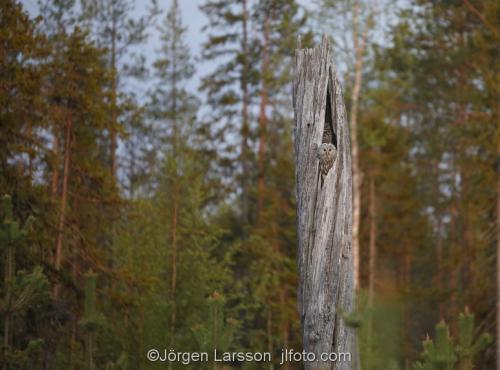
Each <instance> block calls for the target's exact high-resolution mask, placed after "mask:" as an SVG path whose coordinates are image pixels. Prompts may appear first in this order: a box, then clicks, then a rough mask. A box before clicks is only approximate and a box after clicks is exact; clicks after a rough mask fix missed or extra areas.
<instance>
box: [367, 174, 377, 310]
mask: <svg viewBox="0 0 500 370" xmlns="http://www.w3.org/2000/svg"><path fill="white" fill-rule="evenodd" d="M369 203H370V204H369V213H370V242H369V256H368V305H369V306H370V307H371V308H373V300H374V296H375V277H376V265H377V193H376V189H375V175H374V174H373V173H372V174H371V176H370V201H369Z"/></svg>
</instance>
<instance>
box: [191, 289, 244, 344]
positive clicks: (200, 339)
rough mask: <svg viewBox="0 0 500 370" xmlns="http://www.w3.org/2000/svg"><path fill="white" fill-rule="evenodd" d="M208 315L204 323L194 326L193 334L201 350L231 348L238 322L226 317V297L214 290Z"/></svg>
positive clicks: (208, 303)
mask: <svg viewBox="0 0 500 370" xmlns="http://www.w3.org/2000/svg"><path fill="white" fill-rule="evenodd" d="M207 306H208V315H207V316H206V319H205V322H204V323H203V324H200V325H197V326H195V327H194V328H193V335H194V337H195V338H196V341H197V343H198V346H199V347H198V348H199V349H200V351H205V352H209V353H213V351H214V350H218V351H220V352H224V351H227V350H229V349H230V346H231V343H232V341H233V337H234V332H235V330H236V328H237V322H236V321H235V320H234V319H227V320H226V318H225V314H224V310H225V299H224V297H223V296H221V295H220V294H219V293H217V292H214V293H213V294H212V295H211V296H210V297H209V298H208V300H207Z"/></svg>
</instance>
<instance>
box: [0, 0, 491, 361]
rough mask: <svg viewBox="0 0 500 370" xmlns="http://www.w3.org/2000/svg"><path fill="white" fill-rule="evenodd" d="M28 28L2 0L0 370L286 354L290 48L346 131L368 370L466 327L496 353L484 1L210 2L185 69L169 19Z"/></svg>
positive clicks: (77, 11)
mask: <svg viewBox="0 0 500 370" xmlns="http://www.w3.org/2000/svg"><path fill="white" fill-rule="evenodd" d="M39 9H40V16H38V17H33V16H30V15H29V14H28V13H27V12H26V10H24V9H23V5H22V4H20V3H18V2H16V1H13V0H0V63H1V65H0V86H1V88H0V194H1V195H2V196H3V200H2V208H1V212H0V221H1V225H0V226H1V229H0V248H1V249H0V258H1V260H2V263H1V265H0V273H1V275H2V277H3V279H2V282H1V283H0V288H1V291H0V293H1V297H0V311H1V324H2V335H1V339H2V351H1V358H0V362H1V363H2V366H3V369H4V370H5V369H153V368H166V366H167V365H166V364H165V363H162V364H159V363H152V362H149V361H148V360H147V358H146V352H147V351H148V349H150V348H158V349H163V348H167V349H169V348H175V349H176V350H179V351H200V349H203V348H212V347H217V348H222V349H227V350H238V351H253V352H257V351H269V352H272V353H274V354H275V363H274V364H269V363H266V364H262V363H253V362H246V363H239V364H238V363H233V364H227V365H226V367H225V368H226V369H229V368H244V369H264V368H266V369H277V368H279V366H278V363H279V358H280V357H279V354H280V352H281V348H295V349H296V350H300V348H301V338H300V321H299V318H298V316H297V309H296V304H297V302H296V286H297V271H296V263H295V251H296V235H295V233H296V230H295V198H294V197H295V178H294V176H295V170H294V161H293V146H292V143H293V137H292V128H293V109H292V106H291V102H292V96H291V81H292V77H293V68H292V67H293V60H294V50H295V47H296V40H297V36H298V35H299V34H300V35H301V37H302V45H303V46H304V45H305V46H312V45H314V44H315V43H317V41H318V40H319V38H320V37H321V34H322V33H326V34H327V35H329V36H330V37H331V40H332V42H333V44H334V55H335V63H336V65H338V67H339V74H340V78H341V80H342V83H343V90H344V95H345V100H346V104H347V110H348V115H349V122H350V125H351V131H352V132H351V142H352V146H353V176H354V240H353V246H354V247H355V250H359V276H358V286H359V299H358V307H359V312H356V313H351V314H352V315H354V316H356V317H357V318H358V319H356V320H353V321H356V323H355V324H356V326H359V329H358V333H359V338H360V343H361V361H362V368H363V369H365V370H375V369H381V370H382V369H384V370H385V369H410V368H412V366H413V365H412V364H414V362H415V361H417V360H419V359H422V357H421V355H422V351H423V347H422V340H424V339H425V337H426V335H427V334H429V335H430V336H431V337H434V336H435V329H434V328H435V324H436V323H438V322H439V321H441V320H444V322H445V323H446V324H447V325H448V326H449V330H450V335H451V336H452V337H453V338H460V335H461V334H463V333H462V330H463V325H462V324H463V320H460V317H462V318H463V316H459V314H460V313H461V312H464V310H466V307H467V308H468V309H469V310H470V311H471V312H473V313H474V315H475V326H474V328H475V329H474V330H473V333H472V334H473V337H474V338H477V337H479V334H480V333H490V334H491V335H492V336H495V332H496V325H497V324H498V323H497V320H496V314H497V311H496V310H497V308H496V307H497V304H496V302H497V299H498V298H497V294H496V291H497V281H499V280H498V278H497V268H496V261H497V259H496V253H497V249H498V250H499V251H500V231H499V226H500V216H499V214H500V212H499V211H500V180H499V174H498V169H499V166H500V164H499V157H500V121H499V120H500V118H499V117H500V116H499V113H500V110H499V106H500V104H499V88H500V85H499V76H500V73H499V68H498V67H499V63H498V54H499V45H500V40H499V33H500V30H499V25H500V3H499V2H498V1H496V0H463V1H458V0H454V1H451V0H448V1H444V0H440V1H423V0H408V1H405V2H391V1H364V0H341V1H333V0H322V1H318V2H316V3H314V4H311V7H310V8H309V9H308V10H307V11H306V10H305V9H303V8H301V7H300V6H299V5H298V4H297V2H296V1H295V0H238V1H230V0H207V1H205V2H204V4H203V5H202V6H201V10H202V12H203V13H204V14H205V15H206V17H207V20H208V22H207V25H206V27H205V29H204V31H203V33H204V35H205V36H206V37H205V42H204V44H203V46H202V53H201V55H199V56H196V55H191V53H190V50H189V47H188V45H187V44H186V41H185V33H186V27H188V26H189V22H188V20H183V19H182V17H181V13H180V10H179V5H178V4H177V1H173V2H168V3H166V2H161V3H160V4H156V3H154V2H152V3H151V4H150V7H149V8H148V11H147V12H137V10H136V8H135V6H134V1H132V0H107V1H98V0H85V1H83V0H82V1H81V2H77V1H75V0H47V1H45V0H42V1H41V2H40V4H39ZM153 33H157V34H159V35H160V37H161V50H158V51H156V52H155V57H156V60H155V61H154V63H153V65H149V64H148V63H146V62H145V58H144V56H143V55H141V52H140V51H141V50H144V45H145V42H146V40H147V37H148V35H151V34H153ZM141 48H142V49H141ZM195 58H201V59H202V60H204V61H209V62H210V63H211V65H213V66H215V67H214V68H211V69H210V71H204V70H201V71H200V70H196V68H197V66H199V65H200V63H198V62H197V60H196V59H195ZM195 72H197V73H198V74H201V75H202V76H203V77H202V79H201V83H200V86H199V92H198V93H196V94H193V93H192V91H190V90H189V89H187V87H186V86H187V84H188V83H189V81H190V79H192V77H193V74H194V73H195ZM130 81H142V83H144V81H146V85H147V86H148V91H147V93H146V94H145V95H142V94H140V95H139V94H137V93H134V92H133V89H131V88H130ZM358 230H359V233H358V232H357V231H358ZM351 319H352V316H351ZM456 340H457V341H458V340H459V339H456ZM495 348H496V347H495V341H491V340H490V341H486V340H485V341H484V343H482V345H481V346H477V347H475V349H474V351H472V352H471V353H472V355H471V356H472V358H473V360H474V363H475V368H476V369H484V370H490V369H493V368H495V363H496V355H495V354H496V350H495ZM181 367H186V366H183V365H181V364H171V365H170V368H174V369H175V368H181ZM189 367H190V368H193V369H199V368H205V367H206V368H209V367H210V368H212V367H213V365H212V364H199V363H197V364H192V365H190V366H189ZM282 368H284V369H299V368H301V365H300V364H297V363H288V364H285V366H284V367H282ZM435 368H436V369H441V368H443V367H435ZM470 368H472V367H470ZM426 369H427V368H426ZM430 369H431V368H430ZM432 369H433V368H432ZM447 369H448V367H447ZM461 369H469V368H468V367H467V368H463V367H462V368H461Z"/></svg>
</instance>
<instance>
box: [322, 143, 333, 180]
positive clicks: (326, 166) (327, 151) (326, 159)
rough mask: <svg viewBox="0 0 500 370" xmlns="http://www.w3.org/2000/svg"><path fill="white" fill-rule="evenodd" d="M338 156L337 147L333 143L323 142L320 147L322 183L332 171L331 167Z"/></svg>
mask: <svg viewBox="0 0 500 370" xmlns="http://www.w3.org/2000/svg"><path fill="white" fill-rule="evenodd" d="M336 157H337V149H336V148H335V146H334V145H333V144H331V143H323V144H321V145H320V146H319V147H318V159H319V172H320V174H321V184H323V181H324V179H325V177H326V175H327V174H328V171H330V168H332V166H333V162H335V158H336Z"/></svg>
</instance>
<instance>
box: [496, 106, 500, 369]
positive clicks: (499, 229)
mask: <svg viewBox="0 0 500 370" xmlns="http://www.w3.org/2000/svg"><path fill="white" fill-rule="evenodd" d="M496 119H497V168H496V171H497V219H496V229H497V232H496V237H497V302H496V303H497V307H496V309H497V338H496V339H497V370H500V163H498V158H500V122H498V120H500V115H498V108H497V115H496Z"/></svg>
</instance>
